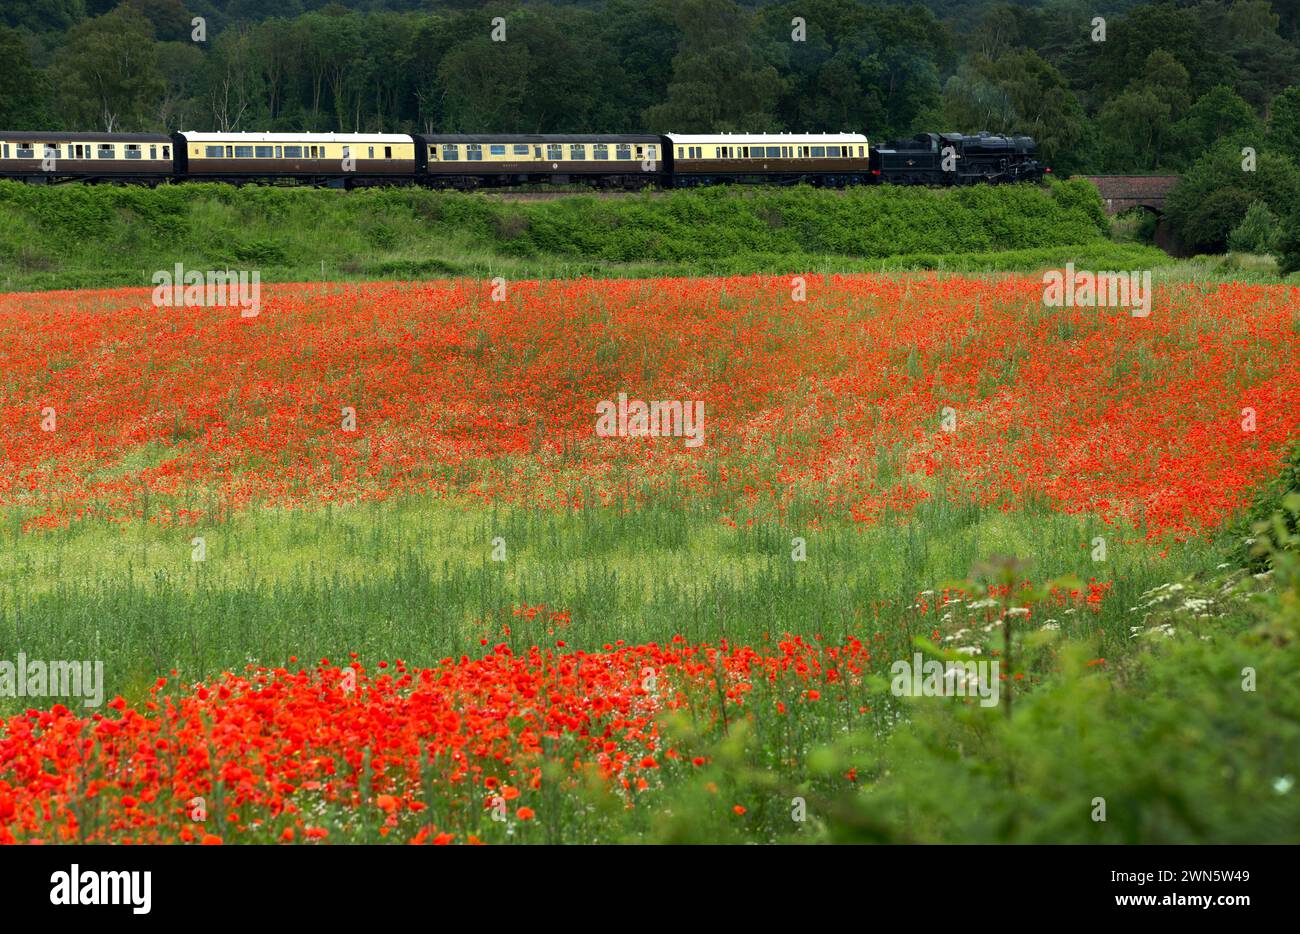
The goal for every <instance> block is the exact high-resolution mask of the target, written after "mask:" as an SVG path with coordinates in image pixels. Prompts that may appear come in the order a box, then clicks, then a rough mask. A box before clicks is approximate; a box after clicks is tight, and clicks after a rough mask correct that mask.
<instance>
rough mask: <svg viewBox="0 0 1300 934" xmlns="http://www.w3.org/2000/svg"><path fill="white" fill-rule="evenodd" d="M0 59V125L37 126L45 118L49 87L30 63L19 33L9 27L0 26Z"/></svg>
mask: <svg viewBox="0 0 1300 934" xmlns="http://www.w3.org/2000/svg"><path fill="white" fill-rule="evenodd" d="M0 62H4V67H2V68H0V127H3V128H5V129H28V128H30V129H37V128H38V126H39V125H40V124H41V123H42V121H43V120H45V119H47V114H46V111H47V110H48V108H47V107H46V99H47V96H48V93H49V88H48V87H47V86H46V83H45V77H44V75H42V74H41V73H40V72H39V71H37V70H36V68H35V67H33V65H32V60H31V56H30V55H29V54H28V51H27V43H26V42H24V41H23V35H22V33H20V32H18V30H16V29H10V28H9V27H8V26H0ZM44 125H45V126H48V125H49V124H48V123H46V124H44Z"/></svg>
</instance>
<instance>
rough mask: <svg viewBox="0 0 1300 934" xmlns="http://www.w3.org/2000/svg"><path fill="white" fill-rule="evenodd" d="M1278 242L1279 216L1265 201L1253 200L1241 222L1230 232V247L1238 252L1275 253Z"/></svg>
mask: <svg viewBox="0 0 1300 934" xmlns="http://www.w3.org/2000/svg"><path fill="white" fill-rule="evenodd" d="M1277 243H1278V228H1277V216H1276V215H1274V214H1273V212H1272V211H1270V210H1269V209H1268V205H1266V204H1265V203H1264V202H1263V201H1252V202H1251V203H1250V207H1248V208H1247V209H1246V215H1245V216H1244V217H1243V218H1242V219H1241V223H1240V224H1238V225H1237V226H1236V227H1234V228H1233V229H1232V232H1231V233H1230V234H1228V249H1230V250H1233V251H1235V252H1237V253H1273V252H1276V250H1277Z"/></svg>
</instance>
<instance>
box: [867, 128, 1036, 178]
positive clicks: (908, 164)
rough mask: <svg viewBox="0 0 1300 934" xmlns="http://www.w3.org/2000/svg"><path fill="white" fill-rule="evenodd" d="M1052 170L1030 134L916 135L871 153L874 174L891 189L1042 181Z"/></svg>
mask: <svg viewBox="0 0 1300 934" xmlns="http://www.w3.org/2000/svg"><path fill="white" fill-rule="evenodd" d="M1051 171H1052V170H1051V169H1049V168H1047V167H1046V166H1044V165H1042V164H1041V163H1040V162H1039V161H1038V147H1037V146H1035V145H1034V140H1033V138H1032V137H1029V136H993V135H992V134H990V133H976V134H974V135H972V136H965V135H962V134H960V133H918V134H917V135H916V136H914V137H913V138H912V139H903V140H891V141H889V142H887V143H885V145H884V146H877V147H875V148H874V149H872V150H871V174H872V176H873V177H876V178H879V179H880V180H881V181H883V182H886V183H888V184H892V185H973V184H977V183H980V182H987V183H994V184H996V183H1001V182H1041V181H1042V180H1043V175H1044V174H1045V173H1050V172H1051Z"/></svg>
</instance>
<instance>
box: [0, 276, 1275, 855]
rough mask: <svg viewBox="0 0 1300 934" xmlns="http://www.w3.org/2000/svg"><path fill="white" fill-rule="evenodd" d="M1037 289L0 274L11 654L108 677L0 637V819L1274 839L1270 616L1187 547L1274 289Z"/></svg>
mask: <svg viewBox="0 0 1300 934" xmlns="http://www.w3.org/2000/svg"><path fill="white" fill-rule="evenodd" d="M1043 294H1044V289H1043V281H1042V279H1041V278H1040V277H1035V276H1017V275H1000V276H980V277H974V276H971V277H962V276H944V275H923V274H917V275H903V276H873V275H844V276H826V277H822V276H815V275H809V276H804V277H789V276H782V277H767V276H747V277H735V278H710V279H665V278H659V279H644V280H574V281H543V282H538V281H509V282H507V281H505V280H497V281H487V280H484V281H477V280H464V279H458V280H448V281H436V282H419V283H364V284H349V285H330V284H285V285H274V286H264V287H263V289H262V295H261V301H260V307H259V308H258V309H257V313H256V314H255V315H245V314H241V312H240V309H239V308H237V307H161V308H160V307H156V305H155V303H154V302H153V301H152V300H151V294H150V290H148V289H120V290H109V291H103V290H101V291H80V292H47V293H14V294H0V465H2V466H3V470H0V660H7V661H15V660H16V659H18V658H19V657H20V654H19V653H21V657H22V658H25V659H42V660H55V659H77V660H93V661H95V662H102V672H103V685H102V686H103V696H102V698H101V699H102V704H101V705H99V706H93V707H92V706H88V705H87V704H86V703H83V700H82V699H81V698H76V699H69V700H64V701H62V702H56V701H55V700H54V698H53V697H50V698H48V699H46V698H41V697H39V696H34V695H37V694H38V692H36V691H35V690H34V689H33V688H32V685H31V684H30V683H29V684H28V685H27V687H28V689H29V690H28V696H26V697H24V696H16V694H21V692H14V691H10V692H8V694H7V695H6V692H5V691H4V690H3V688H4V674H5V669H4V668H3V667H2V666H0V717H3V718H4V719H2V720H0V842H15V841H22V842H26V841H58V840H93V841H186V842H209V843H218V842H226V843H235V842H274V841H285V842H297V843H301V842H320V841H326V842H350V841H372V842H373V841H379V840H384V841H389V842H403V843H405V842H423V843H451V842H454V843H462V842H471V843H472V842H486V843H498V842H500V843H504V842H534V841H535V842H603V841H630V840H659V841H677V840H713V841H727V840H733V841H774V840H892V841H898V840H922V841H930V840H957V841H972V842H973V841H978V840H1019V841H1024V840H1073V841H1085V842H1168V841H1185V840H1195V841H1223V840H1236V839H1240V840H1253V839H1288V835H1290V836H1291V837H1293V836H1294V827H1295V826H1297V817H1300V805H1297V803H1296V799H1297V795H1295V794H1288V793H1287V792H1289V790H1290V788H1291V784H1288V782H1290V783H1294V775H1293V773H1294V771H1295V761H1296V759H1295V755H1296V753H1297V750H1298V749H1300V728H1298V727H1297V724H1300V718H1298V717H1297V716H1296V714H1297V712H1300V689H1297V688H1295V687H1285V688H1283V687H1280V686H1279V685H1281V684H1283V683H1284V682H1287V681H1291V682H1293V681H1294V678H1293V675H1292V676H1287V675H1286V674H1285V673H1286V672H1288V671H1290V672H1292V673H1293V672H1294V665H1295V663H1296V651H1297V647H1296V639H1295V638H1294V637H1293V636H1289V637H1287V638H1285V639H1283V638H1280V637H1279V638H1271V639H1260V638H1257V637H1256V636H1250V638H1244V637H1243V634H1247V635H1248V634H1249V633H1255V632H1257V629H1258V626H1259V625H1261V623H1260V617H1259V615H1258V612H1257V608H1256V607H1255V603H1253V602H1249V601H1247V602H1246V603H1240V604H1239V603H1238V597H1239V596H1240V591H1241V589H1242V588H1243V587H1256V586H1264V584H1262V583H1259V580H1260V579H1258V578H1255V577H1252V576H1251V575H1250V574H1249V573H1247V572H1246V571H1245V570H1242V571H1240V573H1239V574H1237V576H1236V577H1228V578H1225V577H1224V575H1225V573H1226V574H1229V575H1231V574H1233V573H1235V572H1234V571H1233V570H1232V569H1231V568H1229V565H1230V563H1231V562H1230V559H1229V554H1230V552H1231V550H1232V549H1233V548H1234V547H1236V542H1235V541H1232V540H1231V536H1230V535H1229V530H1230V529H1231V527H1232V525H1233V522H1234V521H1235V519H1236V517H1237V516H1238V515H1239V514H1240V513H1241V511H1242V510H1243V509H1245V508H1246V507H1248V506H1249V505H1250V504H1251V502H1252V501H1254V499H1255V497H1256V496H1257V495H1258V491H1259V489H1260V488H1261V486H1263V485H1266V484H1268V483H1269V482H1270V481H1272V480H1273V478H1275V477H1277V476H1278V475H1279V473H1280V472H1282V471H1283V469H1284V466H1285V464H1286V459H1287V458H1288V456H1289V445H1290V444H1291V443H1292V441H1293V440H1294V439H1295V438H1296V437H1297V436H1298V435H1300V405H1297V404H1296V400H1297V399H1298V398H1300V366H1298V365H1297V363H1296V361H1297V360H1300V290H1297V289H1295V288H1293V287H1289V286H1282V285H1241V284H1207V283H1173V282H1166V283H1164V284H1157V287H1156V289H1155V293H1154V297H1153V301H1152V306H1151V313H1150V315H1149V316H1146V317H1138V316H1134V315H1133V314H1131V313H1130V312H1129V311H1128V309H1124V308H1120V309H1107V308H1093V307H1059V308H1058V307H1047V306H1045V305H1044V302H1043ZM638 402H645V403H647V407H649V403H655V404H656V407H658V410H659V411H660V413H661V414H662V415H663V420H662V422H658V421H654V420H653V416H652V419H651V420H650V421H646V422H641V423H639V424H641V425H642V426H648V425H650V424H653V425H654V428H655V429H660V428H662V431H660V430H656V431H654V432H651V431H649V430H645V431H641V430H638V422H637V420H636V415H635V410H636V404H637V403H638ZM660 403H662V407H659V404H660ZM611 413H614V414H611ZM692 414H695V418H694V419H692V418H691V417H690V416H691V415H692ZM670 415H672V416H673V417H672V418H670ZM677 415H681V416H682V417H681V418H677V417H676V416H677ZM602 419H603V420H602ZM1216 575H1217V576H1216ZM1265 576H1267V575H1265ZM1252 582H1255V583H1252ZM1198 587H1203V588H1204V589H1205V591H1206V593H1207V594H1208V596H1205V595H1202V594H1201V592H1200V590H1198ZM1259 596H1260V595H1259V594H1248V595H1247V597H1249V600H1255V598H1256V597H1259ZM1243 599H1246V598H1243ZM1261 599H1264V600H1265V601H1267V599H1271V598H1269V597H1267V596H1265V597H1262V598H1261ZM1193 600H1197V601H1200V600H1204V601H1206V602H1205V603H1204V604H1203V605H1202V604H1201V603H1194V602H1192V601H1193ZM1256 602H1258V601H1256ZM1292 611H1293V612H1294V608H1292ZM921 655H923V656H925V657H926V658H937V659H953V658H961V659H982V660H997V661H998V662H999V663H1000V665H1001V674H1000V675H998V677H997V680H998V685H997V688H998V690H999V692H1000V693H999V697H1000V700H999V701H998V702H997V703H996V704H995V705H985V704H982V703H981V702H980V701H981V698H980V696H966V697H938V698H936V697H900V696H899V692H898V691H897V690H895V689H893V688H892V687H891V683H892V674H891V672H892V670H893V666H894V665H895V663H897V662H898V661H899V660H910V659H912V658H914V657H918V656H921ZM1246 666H1249V667H1251V668H1252V669H1254V670H1256V671H1257V673H1258V677H1259V678H1260V683H1261V684H1263V685H1266V686H1268V687H1267V688H1266V689H1261V690H1260V691H1244V690H1242V689H1240V687H1239V686H1238V684H1237V682H1238V681H1240V680H1241V678H1240V675H1239V672H1240V671H1241V670H1242V668H1243V667H1246ZM13 667H14V666H11V668H13ZM17 667H18V668H21V667H22V666H21V664H19V665H18V666H17ZM88 670H89V669H88ZM15 674H16V672H13V673H11V675H10V676H11V677H14V676H15ZM1270 678H1272V679H1273V680H1270ZM1279 783H1280V784H1279ZM1224 787H1230V788H1231V794H1225V793H1224V792H1223V791H1222V789H1223V788H1224ZM1279 787H1283V788H1284V789H1285V791H1283V792H1279V791H1278V788H1279ZM1198 795H1200V796H1201V797H1200V798H1198V797H1197V796H1198ZM1099 796H1100V797H1103V798H1106V799H1107V800H1108V801H1109V806H1110V809H1111V811H1110V814H1111V816H1110V817H1109V818H1108V819H1106V820H1100V821H1099V820H1098V819H1097V818H1096V816H1095V810H1096V805H1095V799H1096V798H1097V797H1099ZM1189 802H1191V803H1189ZM1287 828H1291V829H1289V830H1288V829H1287Z"/></svg>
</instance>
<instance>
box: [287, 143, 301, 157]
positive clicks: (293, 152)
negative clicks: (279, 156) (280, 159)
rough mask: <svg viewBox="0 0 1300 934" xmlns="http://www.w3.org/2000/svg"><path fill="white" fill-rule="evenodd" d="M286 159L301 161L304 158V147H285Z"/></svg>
mask: <svg viewBox="0 0 1300 934" xmlns="http://www.w3.org/2000/svg"><path fill="white" fill-rule="evenodd" d="M284 157H285V158H286V159H301V158H302V147H301V146H285V147H284Z"/></svg>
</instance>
